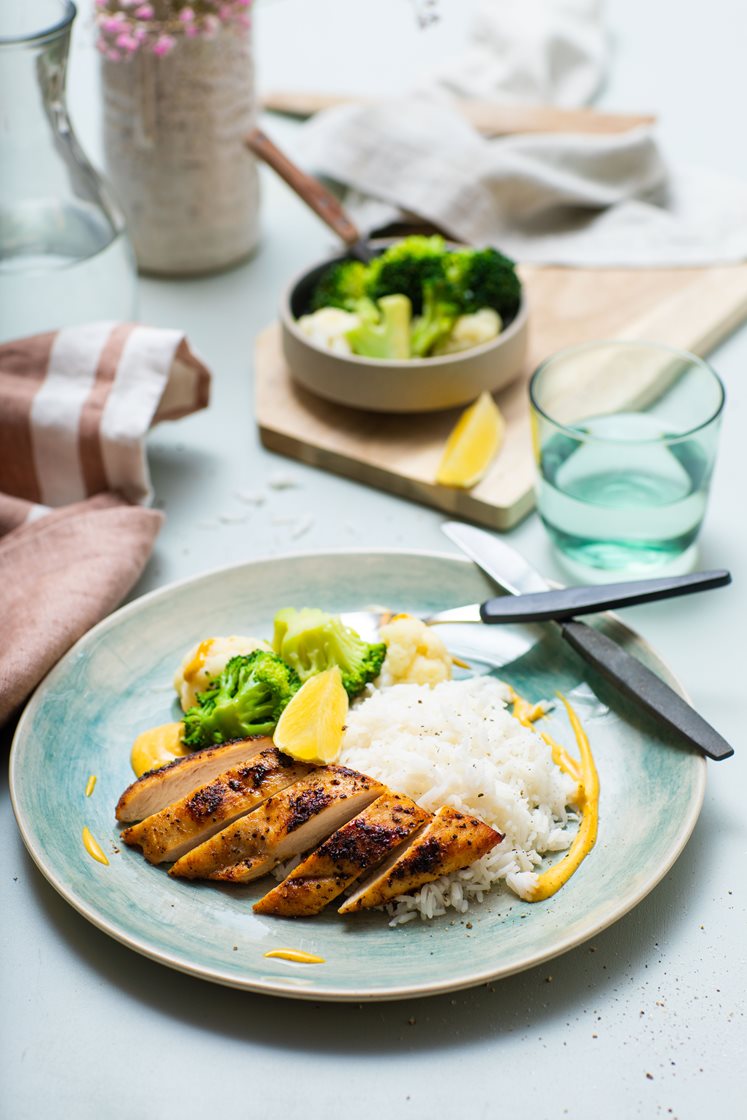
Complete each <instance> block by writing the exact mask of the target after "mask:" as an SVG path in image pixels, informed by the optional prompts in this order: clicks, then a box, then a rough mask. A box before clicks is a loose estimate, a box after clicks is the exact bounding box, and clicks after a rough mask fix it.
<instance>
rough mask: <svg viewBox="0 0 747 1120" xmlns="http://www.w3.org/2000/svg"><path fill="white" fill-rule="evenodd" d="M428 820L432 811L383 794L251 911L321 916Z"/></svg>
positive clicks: (403, 799)
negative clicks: (340, 895)
mask: <svg viewBox="0 0 747 1120" xmlns="http://www.w3.org/2000/svg"><path fill="white" fill-rule="evenodd" d="M428 820H430V813H428V812H426V810H425V809H421V808H420V806H419V805H416V804H415V802H414V801H411V800H410V798H409V797H405V796H404V795H403V794H401V793H391V792H390V791H387V792H386V793H383V794H382V795H381V797H377V799H376V800H375V801H374V802H372V804H371V805H369V806H368V808H367V809H364V810H363V812H362V813H360V814H359V815H358V816H357V817H354V818H353V819H352V820H351V821H348V823H347V824H344V825H343V826H342V828H340V829H338V830H337V832H335V833H333V835H332V836H330V837H329V838H328V839H327V840H325V841H324V843H323V844H321V845H320V846H319V847H318V848H317V849H316V851H313V852H312V853H311V855H309V856H307V857H306V859H305V860H304V861H303V863H300V864H299V865H298V867H296V868H294V870H293V871H291V873H290V875H289V876H288V877H287V879H284V880H283V882H282V883H278V885H277V886H276V887H275V888H274V890H271V891H270V892H269V893H268V894H266V895H265V896H264V898H262V899H260V901H259V902H257V903H255V905H254V910H255V912H256V913H257V914H276V915H278V916H282V917H286V918H297V917H309V916H310V915H312V914H318V913H320V911H322V910H323V909H324V907H325V906H326V905H327V903H328V902H331V901H332V899H333V898H337V896H338V895H339V894H342V892H343V891H344V890H345V888H346V887H349V886H350V884H351V883H352V882H353V881H354V880H355V879H357V878H358V876H359V875H362V874H363V873H364V872H365V871H371V870H372V869H373V868H374V867H377V866H378V865H379V864H380V863H381V861H382V860H383V859H384V858H385V857H386V856H387V855H389V853H390V852H391V851H392V850H393V849H395V848H399V847H401V846H402V844H403V843H404V842H405V841H406V840H407V839H408V838H409V837H410V836H412V834H413V833H414V832H415V831H416V830H417V829H418V828H420V827H421V826H422V825H424V824H426V823H427V821H428Z"/></svg>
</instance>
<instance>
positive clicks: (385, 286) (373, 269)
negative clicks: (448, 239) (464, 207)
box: [366, 234, 448, 315]
mask: <svg viewBox="0 0 747 1120" xmlns="http://www.w3.org/2000/svg"><path fill="white" fill-rule="evenodd" d="M447 257H448V254H447V251H446V243H445V241H444V239H443V237H439V236H438V235H434V236H433V237H423V236H421V235H418V234H415V235H413V236H412V237H405V238H403V240H402V241H398V242H397V243H396V245H392V246H391V247H390V248H389V249H387V250H386V252H384V253H382V254H381V256H379V257H374V259H373V260H372V261H371V263H370V264H369V266H368V279H367V282H366V291H367V293H368V295H369V296H370V297H371V299H375V300H380V299H381V298H382V296H393V295H403V296H407V298H408V299H409V301H410V303H411V304H412V309H413V312H414V314H416V315H419V314H420V312H421V310H422V308H423V287H424V285H425V283H426V282H427V281H429V280H443V279H444V266H445V262H446V259H447Z"/></svg>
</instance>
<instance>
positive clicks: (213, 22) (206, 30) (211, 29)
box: [202, 16, 221, 39]
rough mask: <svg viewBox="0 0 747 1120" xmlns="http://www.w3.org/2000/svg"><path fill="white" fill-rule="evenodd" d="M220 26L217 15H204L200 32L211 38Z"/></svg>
mask: <svg viewBox="0 0 747 1120" xmlns="http://www.w3.org/2000/svg"><path fill="white" fill-rule="evenodd" d="M220 26H221V25H220V20H219V19H218V17H217V16H205V18H204V20H203V21H202V33H203V35H204V36H205V38H206V39H212V38H214V37H215V36H216V35H217V34H218V32H219V31H220Z"/></svg>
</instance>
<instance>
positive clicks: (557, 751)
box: [511, 689, 581, 805]
mask: <svg viewBox="0 0 747 1120" xmlns="http://www.w3.org/2000/svg"><path fill="white" fill-rule="evenodd" d="M511 699H512V701H513V705H514V712H513V714H514V716H515V717H516V719H518V721H519V723H522V724H523V725H524V727H531V726H532V724H533V723H536V721H537V720H538V719H542V717H543V716H544V715H545V714H546V712H545V709H544V708H543V706H542V704H530V703H529V701H528V700H525V699H524V698H523V696H519V695H518V694H517V693H516V692H514V690H513V689H511ZM563 702H564V703H565V701H563ZM540 735H541V736H542V738H543V739H544V740H545V742H546V743H547V745H548V747H549V748H550V750H551V751H552V760H553V762H554V763H555V765H556V766H559V767H560V769H561V770H562V771H563V773H564V774H568V776H569V777H571V778H573V780H574V782H579V783H580V781H581V771H580V770H579V765H578V763H577V762H576V760H575V758H573V756H572V755H570V754H568V751H567V750H566V749H565V747H563V746H561V744H560V743H558V742H556V740H555V739H553V738H552V737H551V736H550V735H548V734H547V733H546V732H545V731H540ZM573 804H574V805H575V804H576V802H575V801H574V802H573Z"/></svg>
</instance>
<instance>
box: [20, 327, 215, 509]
mask: <svg viewBox="0 0 747 1120" xmlns="http://www.w3.org/2000/svg"><path fill="white" fill-rule="evenodd" d="M209 388H210V374H209V372H208V370H207V368H206V366H205V365H204V364H203V363H202V362H201V361H200V360H199V359H198V358H197V357H195V355H194V354H193V353H192V351H191V350H190V348H189V345H188V344H187V341H186V339H185V337H184V335H183V334H182V332H181V331H176V330H162V329H158V328H155V327H145V326H139V325H136V324H133V323H89V324H87V325H85V326H79V327H69V328H65V329H64V330H60V331H52V332H49V333H47V334H39V335H34V336H32V337H31V338H22V339H17V340H15V341H13V342H6V343H4V344H2V345H0V492H2V493H4V494H6V495H12V496H13V497H14V498H17V499H22V500H23V501H25V502H27V503H32V504H33V506H34V507H35V506H43V507H49V506H63V505H68V504H70V503H71V502H78V501H82V500H83V499H85V498H87V497H89V496H90V495H92V494H98V493H100V492H102V491H114V492H116V493H119V494H121V495H122V496H123V497H124V498H125V499H127V500H128V501H130V502H138V503H147V502H148V501H149V500H150V498H151V496H152V494H151V488H150V478H149V474H148V466H147V461H146V457H145V448H144V437H145V433H146V432H147V431H148V429H149V428H150V427H151V426H152V425H153V424H155V423H157V422H158V421H159V420H174V419H177V418H178V417H180V416H186V415H188V414H189V413H190V412H195V411H197V410H198V409H201V408H205V406H206V405H207V403H208V398H209ZM3 506H4V508H3ZM30 509H31V507H30V506H26V507H25V512H24V519H25V518H26V517H27V516H28V515H29V511H30ZM22 510H23V507H22V506H20V505H16V506H15V509H14V511H13V510H12V509H11V508H10V506H8V505H7V504H5V503H3V504H2V505H0V523H1V522H2V521H3V520H4V521H5V525H6V531H7V529H8V528H10V527H12V524H13V521H12V518H13V517H15V518H17V517H18V516H20V514H21V512H22ZM9 519H11V520H10V521H9ZM15 524H18V521H17V520H16V521H15ZM0 531H2V530H0Z"/></svg>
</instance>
